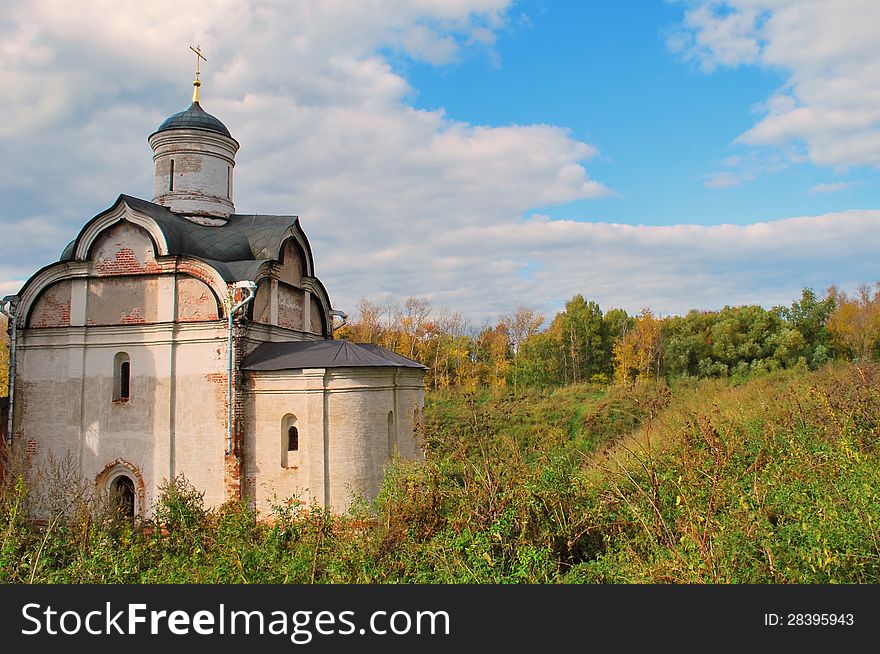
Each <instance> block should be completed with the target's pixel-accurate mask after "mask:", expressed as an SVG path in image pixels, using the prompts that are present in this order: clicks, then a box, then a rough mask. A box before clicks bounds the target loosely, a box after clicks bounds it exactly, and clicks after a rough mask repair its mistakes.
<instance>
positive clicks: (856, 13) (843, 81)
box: [670, 0, 880, 166]
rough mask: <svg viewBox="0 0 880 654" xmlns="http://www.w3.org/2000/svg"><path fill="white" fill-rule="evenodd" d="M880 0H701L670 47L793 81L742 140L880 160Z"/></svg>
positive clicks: (836, 159)
mask: <svg viewBox="0 0 880 654" xmlns="http://www.w3.org/2000/svg"><path fill="white" fill-rule="evenodd" d="M878 25H880V3H878V2H876V0H726V1H720V0H695V1H694V2H690V3H689V8H688V9H687V10H686V12H685V18H684V21H683V25H682V28H681V30H680V31H678V32H676V33H675V34H674V36H673V38H671V39H670V47H671V48H673V49H674V50H676V51H678V52H680V53H681V55H682V56H683V57H684V58H685V59H686V60H690V61H695V62H698V63H699V65H700V66H701V67H702V68H704V69H705V70H712V69H714V68H716V67H718V66H738V65H743V64H754V65H758V66H761V67H764V68H767V69H770V70H776V71H780V72H782V73H783V75H785V77H786V81H785V83H784V84H783V85H782V87H781V88H779V89H778V90H777V91H776V93H775V94H774V95H773V96H772V97H770V98H768V100H767V102H765V103H764V104H763V105H762V107H761V108H760V113H761V116H762V117H761V118H760V120H758V122H757V123H756V124H755V125H754V126H753V127H752V128H750V129H749V130H747V131H746V132H745V133H743V134H742V135H740V137H739V138H738V141H739V142H741V143H744V144H747V145H752V146H775V147H780V148H788V149H789V154H790V155H791V156H792V157H793V158H797V157H798V156H799V150H802V151H803V152H804V153H805V154H806V155H807V156H808V157H809V159H810V160H811V161H812V162H813V163H815V164H817V165H822V166H858V165H869V166H880V50H878V48H877V47H876V44H877V26H878Z"/></svg>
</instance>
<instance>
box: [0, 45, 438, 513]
mask: <svg viewBox="0 0 880 654" xmlns="http://www.w3.org/2000/svg"><path fill="white" fill-rule="evenodd" d="M197 54H200V53H197ZM193 84H194V92H193V100H192V104H191V105H190V107H189V108H188V109H186V110H185V111H181V112H179V113H176V114H174V115H172V116H171V117H169V118H168V119H167V120H165V121H164V122H163V123H162V124H161V125H159V127H158V129H157V130H156V131H155V132H153V134H151V135H150V136H149V144H150V146H151V148H152V151H153V164H154V175H153V194H152V199H151V200H150V201H146V200H143V199H138V198H136V197H132V196H129V195H120V196H119V197H118V198H117V199H116V201H115V202H114V203H113V204H112V206H110V207H109V208H108V209H106V210H105V211H103V212H101V213H99V214H98V215H97V216H95V217H94V218H92V219H91V220H89V221H88V222H86V223H85V225H84V226H83V227H82V229H81V230H80V232H79V234H78V235H77V237H76V238H75V239H74V240H73V241H72V242H71V243H70V244H69V245H67V247H66V248H64V250H63V252H62V253H61V256H60V259H59V260H58V261H57V262H55V263H52V264H50V265H48V266H46V267H44V268H43V269H41V270H39V271H38V272H36V273H35V274H34V275H33V276H32V277H31V278H30V279H28V281H27V282H26V283H25V284H24V286H23V287H22V288H21V290H20V291H19V293H18V294H17V295H16V296H12V297H8V298H5V303H4V305H3V306H4V312H5V313H7V314H8V315H10V316H11V320H10V328H9V332H10V351H11V354H12V358H11V364H10V372H11V375H10V380H11V383H10V392H9V400H8V407H9V413H10V415H9V425H10V429H9V430H8V439H9V442H10V443H12V444H13V445H15V444H18V445H19V446H20V447H21V448H22V449H24V450H25V452H26V455H27V459H28V463H29V466H30V469H32V470H40V469H45V467H46V466H48V465H50V464H51V462H53V461H60V460H63V459H64V460H72V461H74V462H75V464H76V465H77V466H78V470H79V473H80V474H81V475H82V477H83V479H85V480H87V481H88V482H89V483H92V482H93V483H94V489H95V492H96V493H97V494H102V493H107V494H109V495H110V496H111V497H115V498H117V501H119V502H120V503H121V505H122V506H123V507H124V508H125V510H126V511H127V512H128V513H129V514H131V515H135V516H148V515H150V511H151V506H153V503H154V502H155V500H156V499H157V495H158V489H159V487H160V486H161V485H162V484H163V483H164V482H165V481H166V480H169V479H174V478H176V477H178V476H179V475H184V476H185V477H186V479H187V480H188V481H189V482H190V483H191V484H193V486H195V488H197V489H198V490H199V491H200V492H203V493H204V500H205V504H206V506H209V507H216V506H219V505H221V504H223V503H224V502H226V501H228V500H239V499H244V500H246V501H249V502H250V503H251V505H252V506H254V507H255V508H256V509H257V510H258V511H260V512H262V513H265V512H267V511H268V510H269V509H270V508H271V506H272V505H273V503H280V502H282V501H284V500H286V499H288V498H296V499H298V500H300V501H303V502H306V503H311V502H316V503H318V504H320V505H322V506H324V507H326V508H327V509H329V510H331V511H334V512H343V511H345V510H346V509H347V508H348V507H349V506H350V504H351V502H352V500H353V499H354V498H355V497H363V498H366V499H368V500H369V499H373V498H375V497H376V495H377V493H378V491H379V489H380V486H381V484H382V481H383V478H384V471H385V468H386V466H387V465H388V463H389V461H390V460H391V459H392V458H393V457H395V456H399V457H400V458H401V459H405V460H406V459H409V460H414V459H415V460H418V459H421V458H422V457H423V452H422V449H421V445H420V443H419V441H418V436H417V432H418V429H417V426H418V424H419V422H420V412H421V410H422V406H423V404H424V374H425V370H426V368H425V367H424V366H422V365H421V364H419V363H417V362H415V361H412V360H410V359H407V358H405V357H402V356H399V355H397V354H395V353H394V352H391V351H389V350H386V349H384V348H382V347H379V346H377V345H359V344H354V343H350V342H348V341H345V340H334V339H333V331H334V324H335V323H334V321H339V320H344V318H345V314H344V313H343V312H341V311H338V310H334V309H333V307H332V304H331V302H330V297H329V295H328V294H327V290H326V289H325V288H324V285H323V284H322V283H321V281H320V280H319V279H318V277H317V276H316V267H315V262H314V260H313V257H312V251H311V248H310V246H309V241H308V239H307V238H306V235H305V232H304V231H303V228H302V225H301V224H300V220H299V218H297V217H296V216H293V215H289V216H274V215H261V214H242V213H237V212H236V208H235V204H234V201H233V197H234V188H235V185H234V174H233V173H234V169H235V155H236V152H237V151H238V149H239V143H238V142H237V141H236V140H235V139H234V138H233V137H232V135H231V134H230V132H229V130H228V129H227V128H226V126H225V125H224V124H223V123H222V122H221V121H220V120H218V119H217V118H216V117H214V116H212V115H211V114H209V113H207V112H206V111H205V110H204V109H203V108H202V106H201V103H200V97H199V87H200V81H199V74H198V72H197V73H196V79H195V81H194V83H193ZM35 479H36V476H35ZM35 483H37V482H35Z"/></svg>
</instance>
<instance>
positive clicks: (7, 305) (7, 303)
mask: <svg viewBox="0 0 880 654" xmlns="http://www.w3.org/2000/svg"><path fill="white" fill-rule="evenodd" d="M16 304H18V296H17V295H7V296H6V297H5V298H3V299H2V300H0V313H2V314H3V315H4V316H6V317H7V318H9V322H10V327H11V328H10V330H9V331H10V336H9V382H8V387H9V415H8V416H7V424H6V444H7V445H12V416H13V415H14V414H13V412H12V409H13V406H14V400H15V343H16V337H17V335H18V320H17V319H16V316H15V305H16Z"/></svg>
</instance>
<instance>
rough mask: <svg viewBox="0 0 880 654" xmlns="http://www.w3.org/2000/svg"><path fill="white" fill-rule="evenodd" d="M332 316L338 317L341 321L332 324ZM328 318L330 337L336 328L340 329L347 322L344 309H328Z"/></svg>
mask: <svg viewBox="0 0 880 654" xmlns="http://www.w3.org/2000/svg"><path fill="white" fill-rule="evenodd" d="M333 318H339V319H341V320H342V322H340V323H339V324H338V325H334V324H332V320H333ZM330 320H331V324H330V338H333V334H334V333H335V332H336V330H337V329H342V328H343V327H345V325H346V324H348V314H347V313H345V311H340V310H339V309H332V310H331V311H330Z"/></svg>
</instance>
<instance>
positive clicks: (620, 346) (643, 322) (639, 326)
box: [613, 309, 663, 384]
mask: <svg viewBox="0 0 880 654" xmlns="http://www.w3.org/2000/svg"><path fill="white" fill-rule="evenodd" d="M660 328H661V321H660V320H658V319H657V318H655V317H654V314H653V313H651V311H650V310H649V309H643V310H642V313H640V314H639V316H638V317H637V318H636V322H635V326H634V327H633V328H632V329H631V330H629V331H628V332H627V333H626V334H625V335H624V336H623V337H622V338H621V339H619V340H618V341H617V343H616V344H615V345H614V351H613V353H614V380H615V381H616V382H617V383H619V384H628V383H630V382H633V381H636V382H639V381H645V380H647V379H650V378H657V377H659V376H660V363H661V355H662V352H663V340H662V338H661V329H660Z"/></svg>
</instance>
